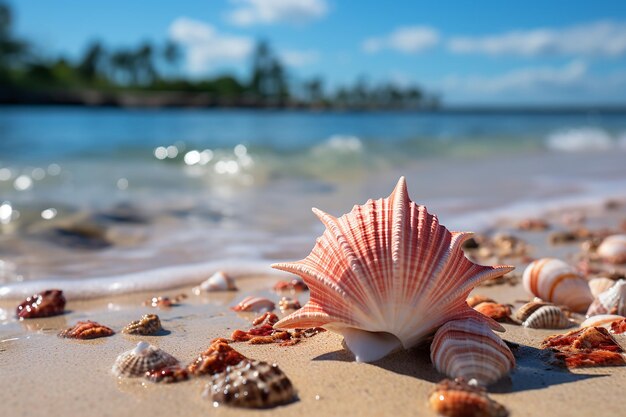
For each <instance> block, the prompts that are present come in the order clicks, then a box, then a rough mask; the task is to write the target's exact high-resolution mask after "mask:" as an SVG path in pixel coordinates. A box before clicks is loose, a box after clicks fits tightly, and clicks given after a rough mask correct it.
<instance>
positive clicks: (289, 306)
mask: <svg viewBox="0 0 626 417" xmlns="http://www.w3.org/2000/svg"><path fill="white" fill-rule="evenodd" d="M278 307H279V308H280V311H283V312H284V311H287V310H298V309H299V308H302V305H301V304H300V301H298V300H296V299H295V298H289V297H283V298H281V299H280V301H279V302H278Z"/></svg>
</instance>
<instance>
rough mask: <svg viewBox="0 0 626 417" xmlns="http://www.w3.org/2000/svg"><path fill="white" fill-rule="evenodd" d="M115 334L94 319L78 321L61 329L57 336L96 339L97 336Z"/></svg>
mask: <svg viewBox="0 0 626 417" xmlns="http://www.w3.org/2000/svg"><path fill="white" fill-rule="evenodd" d="M113 334H115V332H114V331H113V329H111V328H109V327H107V326H104V325H102V324H100V323H96V322H95V321H91V320H87V321H79V322H78V323H76V324H75V325H74V326H73V327H70V328H69V329H65V330H63V331H62V332H61V333H59V337H65V338H68V339H82V340H86V339H97V338H99V337H108V336H112V335H113Z"/></svg>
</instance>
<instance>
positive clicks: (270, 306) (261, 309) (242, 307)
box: [231, 296, 276, 313]
mask: <svg viewBox="0 0 626 417" xmlns="http://www.w3.org/2000/svg"><path fill="white" fill-rule="evenodd" d="M275 307H276V305H275V304H274V302H273V301H272V300H270V299H267V298H265V297H255V296H249V297H246V298H244V299H243V300H241V301H240V302H239V304H237V305H236V306H234V307H232V308H231V309H232V310H234V311H253V312H256V313H265V312H267V311H272V310H274V308H275Z"/></svg>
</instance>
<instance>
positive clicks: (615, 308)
mask: <svg viewBox="0 0 626 417" xmlns="http://www.w3.org/2000/svg"><path fill="white" fill-rule="evenodd" d="M598 314H619V315H620V316H626V280H623V279H620V280H619V281H617V282H616V283H615V284H614V285H613V286H612V287H611V288H609V289H608V290H606V291H605V292H603V293H602V294H600V295H598V297H597V298H596V299H595V300H594V302H593V303H592V304H591V305H590V306H589V310H587V316H588V317H590V316H595V315H598Z"/></svg>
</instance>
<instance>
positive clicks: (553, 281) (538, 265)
mask: <svg viewBox="0 0 626 417" xmlns="http://www.w3.org/2000/svg"><path fill="white" fill-rule="evenodd" d="M522 280H523V284H524V288H525V289H526V291H528V292H529V293H530V294H534V295H536V296H537V297H539V298H541V299H542V300H545V301H550V302H552V303H554V304H558V305H563V306H567V307H568V308H570V309H572V310H573V311H576V312H579V313H582V312H585V311H586V310H587V308H588V307H589V304H591V302H592V301H593V296H592V295H591V291H590V290H589V286H588V284H587V281H586V280H585V278H583V276H582V275H580V273H579V272H578V271H577V270H576V269H574V268H573V267H571V266H570V265H568V264H566V263H565V262H563V261H561V260H559V259H554V258H542V259H537V260H536V261H534V262H532V263H530V265H528V266H527V267H526V269H525V270H524V275H523V278H522Z"/></svg>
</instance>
